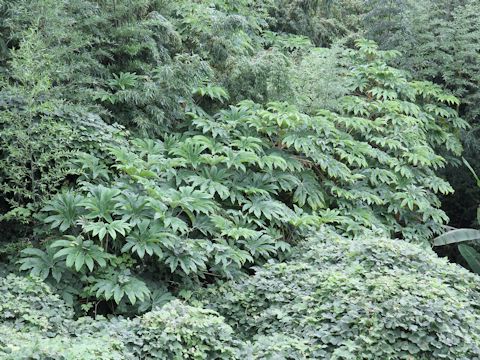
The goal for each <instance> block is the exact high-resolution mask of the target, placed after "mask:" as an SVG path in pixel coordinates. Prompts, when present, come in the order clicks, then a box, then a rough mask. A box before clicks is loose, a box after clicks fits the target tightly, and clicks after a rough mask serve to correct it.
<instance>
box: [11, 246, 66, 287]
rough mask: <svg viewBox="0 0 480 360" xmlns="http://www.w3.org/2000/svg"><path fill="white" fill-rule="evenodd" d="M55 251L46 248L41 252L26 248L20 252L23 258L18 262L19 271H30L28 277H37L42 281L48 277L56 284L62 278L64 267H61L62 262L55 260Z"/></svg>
mask: <svg viewBox="0 0 480 360" xmlns="http://www.w3.org/2000/svg"><path fill="white" fill-rule="evenodd" d="M54 255H55V250H53V249H51V248H47V250H46V251H42V250H40V249H36V248H27V249H24V250H22V256H23V258H22V259H20V260H19V261H18V263H19V264H21V266H20V270H21V271H24V270H30V275H32V276H37V277H39V278H40V279H42V280H45V279H47V278H48V276H49V275H52V277H53V278H54V279H55V280H56V281H57V282H58V281H60V279H61V278H62V274H63V272H64V271H65V267H64V266H62V265H61V263H62V260H61V259H58V258H55V256H54Z"/></svg>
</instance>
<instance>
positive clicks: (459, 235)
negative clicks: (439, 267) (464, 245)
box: [433, 229, 480, 246]
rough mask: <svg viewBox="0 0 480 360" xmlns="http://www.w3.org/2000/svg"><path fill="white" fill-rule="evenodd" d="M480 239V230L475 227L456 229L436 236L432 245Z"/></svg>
mask: <svg viewBox="0 0 480 360" xmlns="http://www.w3.org/2000/svg"><path fill="white" fill-rule="evenodd" d="M479 239H480V231H479V230H475V229H456V230H452V231H449V232H447V233H445V234H442V235H440V236H438V237H436V238H435V239H434V240H433V245H434V246H442V245H448V244H454V243H459V242H464V241H474V240H479Z"/></svg>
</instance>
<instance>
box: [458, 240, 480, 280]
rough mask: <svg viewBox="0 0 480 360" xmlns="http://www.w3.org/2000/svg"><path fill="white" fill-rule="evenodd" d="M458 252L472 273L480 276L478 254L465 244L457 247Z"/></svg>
mask: <svg viewBox="0 0 480 360" xmlns="http://www.w3.org/2000/svg"><path fill="white" fill-rule="evenodd" d="M458 250H459V251H460V254H462V256H463V258H464V259H465V261H466V262H467V263H468V266H470V268H471V269H472V271H473V272H474V273H476V274H480V254H479V253H478V252H477V251H476V250H475V249H474V248H473V247H471V246H468V245H465V244H460V245H458Z"/></svg>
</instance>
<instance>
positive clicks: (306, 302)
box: [207, 231, 480, 359]
mask: <svg viewBox="0 0 480 360" xmlns="http://www.w3.org/2000/svg"><path fill="white" fill-rule="evenodd" d="M479 285H480V280H479V279H478V278H477V277H476V276H475V275H473V274H471V273H469V272H467V271H466V270H463V269H461V268H459V267H458V266H456V265H452V264H449V263H447V261H446V260H444V259H439V258H437V257H436V255H435V254H434V253H433V252H432V251H430V250H427V249H424V248H422V247H418V246H416V245H411V244H407V243H405V242H399V241H393V240H384V239H364V240H361V239H358V240H357V241H351V240H347V239H344V238H341V237H338V236H336V235H334V234H332V233H331V232H327V231H325V232H323V233H320V234H318V235H315V236H313V237H312V238H310V239H309V240H308V241H307V242H306V243H305V245H304V247H303V248H301V249H298V252H297V255H295V256H294V258H293V259H292V260H290V261H289V262H286V263H280V264H270V265H267V266H265V268H263V269H258V272H257V274H256V275H255V276H253V277H251V278H248V279H246V280H244V281H242V282H239V283H227V284H225V285H223V286H217V287H213V288H212V289H210V290H209V291H208V292H207V293H209V294H210V297H208V295H207V298H208V300H207V301H208V303H209V304H210V305H211V306H212V307H213V308H214V309H215V310H217V311H218V312H219V313H220V314H222V315H224V316H226V318H227V320H228V322H229V323H230V324H231V325H232V326H233V328H234V329H237V330H238V331H239V334H241V335H242V336H243V337H244V338H247V339H251V338H254V339H255V338H257V339H258V341H261V342H262V344H265V343H266V344H268V341H269V339H272V337H277V338H278V337H280V338H281V337H282V336H283V337H288V339H289V340H288V341H289V345H288V346H287V349H282V347H281V346H279V347H278V350H275V351H278V352H279V353H281V354H285V353H287V354H288V353H292V354H297V355H294V357H292V358H296V359H302V358H305V357H306V358H317V359H339V358H343V359H412V358H415V359H432V358H447V359H473V358H477V357H478V356H480V336H479V335H478V334H479V330H480V313H479V311H478V309H477V304H478V303H479V300H480V293H479V292H478V286H479ZM258 337H259V338H258ZM265 348H266V346H265V345H262V346H261V348H260V349H258V351H261V352H264V351H265ZM267 348H268V347H267ZM302 352H303V353H302ZM299 354H302V355H299Z"/></svg>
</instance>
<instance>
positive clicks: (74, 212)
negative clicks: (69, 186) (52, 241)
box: [42, 192, 83, 232]
mask: <svg viewBox="0 0 480 360" xmlns="http://www.w3.org/2000/svg"><path fill="white" fill-rule="evenodd" d="M82 199H83V198H82V197H81V196H80V195H78V194H75V193H73V192H65V193H61V194H58V195H56V196H55V197H54V198H53V199H52V200H50V201H49V202H48V203H47V205H46V206H45V207H44V208H43V209H42V211H45V212H49V213H50V214H51V215H49V216H48V217H47V218H46V219H45V220H44V221H45V222H46V223H47V224H50V226H51V227H52V228H57V227H58V228H59V230H60V231H62V232H63V231H66V230H67V229H68V228H70V227H72V226H74V225H75V221H76V220H77V218H78V216H79V215H80V213H81V208H80V205H81V202H82Z"/></svg>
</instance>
